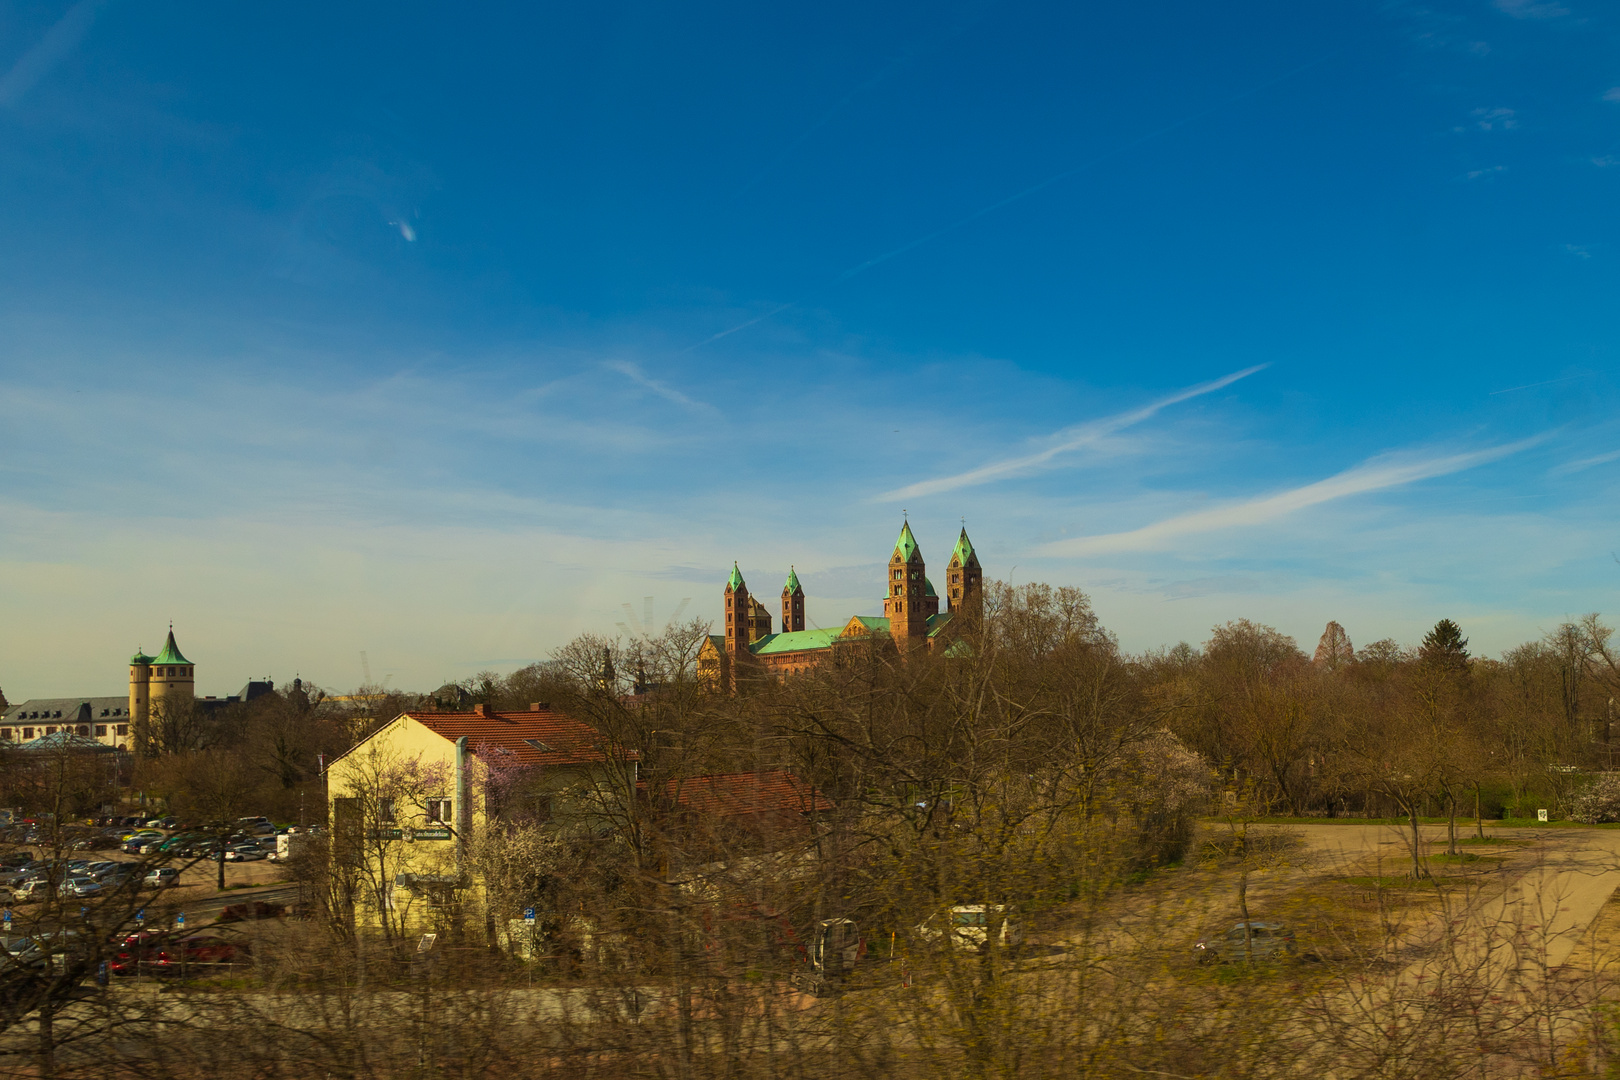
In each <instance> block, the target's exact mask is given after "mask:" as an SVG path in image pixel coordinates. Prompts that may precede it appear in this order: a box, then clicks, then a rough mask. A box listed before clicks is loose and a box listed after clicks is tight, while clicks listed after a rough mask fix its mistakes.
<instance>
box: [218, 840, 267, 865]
mask: <svg viewBox="0 0 1620 1080" xmlns="http://www.w3.org/2000/svg"><path fill="white" fill-rule="evenodd" d="M267 854H269V853H268V852H266V851H265V850H264V849H263V848H261V847H259V846H258V845H257V844H237V845H236V846H235V847H229V848H226V849H225V861H226V862H256V861H258V860H259V859H262V858H264V857H265V856H266V855H267Z"/></svg>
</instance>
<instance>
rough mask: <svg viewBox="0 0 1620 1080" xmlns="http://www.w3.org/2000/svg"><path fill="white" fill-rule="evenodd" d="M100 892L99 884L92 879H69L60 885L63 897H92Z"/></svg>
mask: <svg viewBox="0 0 1620 1080" xmlns="http://www.w3.org/2000/svg"><path fill="white" fill-rule="evenodd" d="M100 891H101V882H99V881H97V880H96V879H95V878H93V877H83V876H79V877H70V878H68V879H67V880H66V881H64V882H63V883H62V895H63V896H79V897H83V896H94V895H96V894H97V893H99V892H100Z"/></svg>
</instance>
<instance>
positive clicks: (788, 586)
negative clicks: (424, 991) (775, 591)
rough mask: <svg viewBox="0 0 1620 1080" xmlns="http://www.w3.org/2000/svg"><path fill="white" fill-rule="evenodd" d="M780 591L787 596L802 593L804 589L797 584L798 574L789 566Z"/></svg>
mask: <svg viewBox="0 0 1620 1080" xmlns="http://www.w3.org/2000/svg"><path fill="white" fill-rule="evenodd" d="M782 591H783V592H785V593H788V594H792V593H796V592H803V591H804V587H803V586H802V585H800V584H799V572H798V571H797V570H795V569H793V567H791V566H790V567H788V576H787V581H786V582H785V583H784V584H783V585H782Z"/></svg>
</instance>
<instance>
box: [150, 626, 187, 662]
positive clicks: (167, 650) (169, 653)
mask: <svg viewBox="0 0 1620 1080" xmlns="http://www.w3.org/2000/svg"><path fill="white" fill-rule="evenodd" d="M152 663H154V664H189V663H191V661H190V660H187V659H186V658H185V657H184V656H181V655H180V646H178V645H176V644H175V643H174V627H172V626H171V627H169V640H168V641H165V642H164V643H163V651H162V652H160V653H158V654H157V656H156V657H155V658H153V660H152Z"/></svg>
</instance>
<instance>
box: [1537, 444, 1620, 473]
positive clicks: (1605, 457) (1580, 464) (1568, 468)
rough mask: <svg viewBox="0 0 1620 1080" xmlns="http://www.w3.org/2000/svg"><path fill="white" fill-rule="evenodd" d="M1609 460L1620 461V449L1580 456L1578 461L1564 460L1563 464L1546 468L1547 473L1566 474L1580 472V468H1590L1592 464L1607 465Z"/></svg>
mask: <svg viewBox="0 0 1620 1080" xmlns="http://www.w3.org/2000/svg"><path fill="white" fill-rule="evenodd" d="M1611 461H1620V450H1611V451H1610V452H1609V453H1607V454H1599V455H1598V456H1597V457H1589V458H1582V459H1581V460H1579V461H1569V462H1565V463H1564V464H1563V465H1560V466H1558V467H1557V468H1555V469H1548V470H1547V475H1548V476H1568V475H1569V474H1570V473H1576V472H1580V471H1581V470H1582V469H1590V468H1592V467H1593V466H1594V465H1607V464H1608V463H1609V462H1611Z"/></svg>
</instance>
